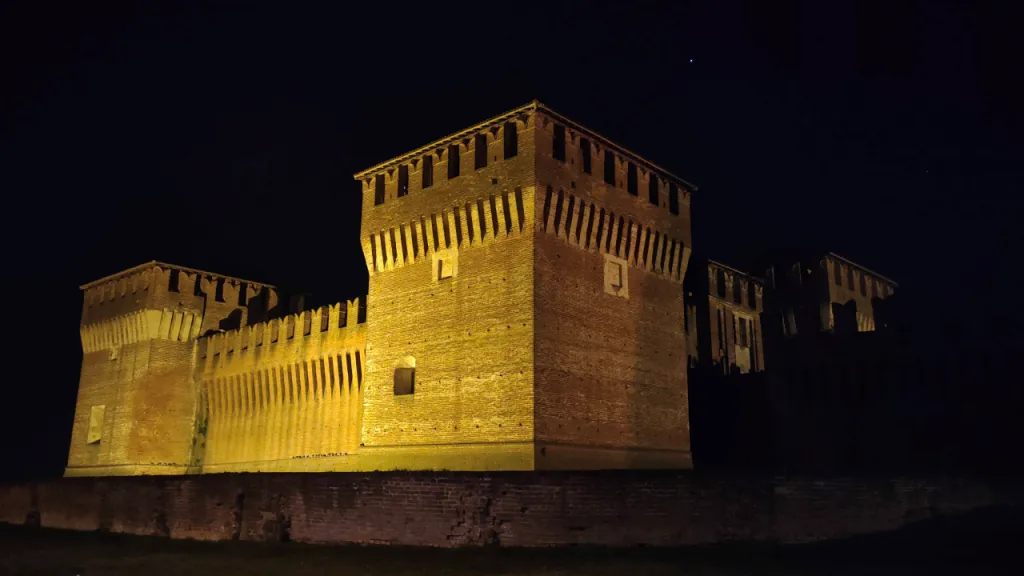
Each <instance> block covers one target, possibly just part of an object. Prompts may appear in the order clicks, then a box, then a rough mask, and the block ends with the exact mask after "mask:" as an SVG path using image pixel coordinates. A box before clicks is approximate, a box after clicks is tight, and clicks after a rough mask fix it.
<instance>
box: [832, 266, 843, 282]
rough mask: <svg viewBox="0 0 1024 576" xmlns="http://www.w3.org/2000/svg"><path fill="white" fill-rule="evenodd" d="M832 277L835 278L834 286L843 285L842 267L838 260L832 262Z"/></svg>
mask: <svg viewBox="0 0 1024 576" xmlns="http://www.w3.org/2000/svg"><path fill="white" fill-rule="evenodd" d="M832 279H833V280H835V283H836V286H842V285H843V269H842V267H841V266H839V262H832Z"/></svg>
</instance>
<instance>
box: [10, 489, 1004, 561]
mask: <svg viewBox="0 0 1024 576" xmlns="http://www.w3.org/2000/svg"><path fill="white" fill-rule="evenodd" d="M1012 485H1013V483H1012V482H1007V483H1006V484H1005V485H1004V486H1005V487H1010V486H1012ZM1004 486H999V485H992V484H986V483H982V482H978V481H968V480H964V479H945V480H937V479H936V480H925V479H908V478H897V479H891V480H875V481H861V480H852V479H829V480H824V479H789V478H754V477H726V476H701V475H697V474H694V473H692V472H670V471H619V472H591V473H585V472H564V473H562V472H550V471H548V472H505V473H474V472H464V473H403V472H390V473H389V472H377V473H348V474H345V473H326V474H214V475H204V476H186V477H152V476H151V477H129V478H65V479H63V480H58V481H54V482H46V483H39V484H28V485H14V486H0V522H4V523H9V524H24V523H29V524H36V523H38V524H39V525H42V526H44V527H49V528H62V529H73V530H104V531H111V532H121V533H129V534H143V535H160V536H169V537H172V538H194V539H200V540H229V539H241V540H256V541H282V540H285V539H287V540H292V541H297V542H309V543H328V544H342V543H363V544H400V545H414V546H442V547H448V546H463V545H481V544H500V545H502V546H554V545H603V546H635V545H653V546H676V545H692V544H706V543H712V542H722V541H778V542H786V543H789V542H805V541H811V540H818V539H826V538H840V537H846V536H852V535H856V534H865V533H871V532H879V531H886V530H893V529H896V528H899V527H901V526H903V525H906V524H907V523H909V522H913V521H916V520H921V519H925V518H928V517H931V516H934V515H939V514H953V513H957V512H963V511H967V510H971V509H976V508H980V507H985V506H991V505H996V504H1001V503H1009V502H1019V492H1011V491H1008V490H1006V491H1004V490H1003V489H1002V488H1003V487H1004Z"/></svg>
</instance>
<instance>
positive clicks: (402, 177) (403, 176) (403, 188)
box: [398, 164, 409, 197]
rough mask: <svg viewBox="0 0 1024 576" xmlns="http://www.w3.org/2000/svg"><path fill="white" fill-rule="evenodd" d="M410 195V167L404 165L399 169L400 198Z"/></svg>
mask: <svg viewBox="0 0 1024 576" xmlns="http://www.w3.org/2000/svg"><path fill="white" fill-rule="evenodd" d="M408 193H409V165H408V164H402V165H401V166H399V167H398V196H399V197H402V196H405V195H406V194H408Z"/></svg>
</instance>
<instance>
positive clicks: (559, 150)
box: [551, 124, 565, 162]
mask: <svg viewBox="0 0 1024 576" xmlns="http://www.w3.org/2000/svg"><path fill="white" fill-rule="evenodd" d="M551 155H552V156H554V158H555V160H560V161H562V162H565V126H562V125H561V124H555V132H554V136H553V138H552V142H551Z"/></svg>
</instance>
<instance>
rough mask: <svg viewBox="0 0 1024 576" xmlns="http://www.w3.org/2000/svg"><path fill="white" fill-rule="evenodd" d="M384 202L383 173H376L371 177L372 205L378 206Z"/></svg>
mask: <svg viewBox="0 0 1024 576" xmlns="http://www.w3.org/2000/svg"><path fill="white" fill-rule="evenodd" d="M383 203H384V175H383V174H377V176H376V177H375V178H374V179H373V205H374V206H380V205H381V204H383Z"/></svg>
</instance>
